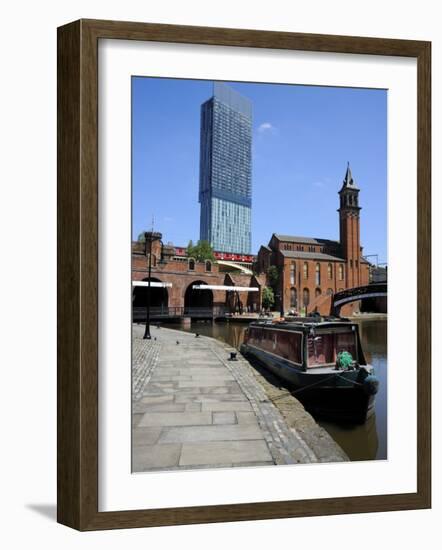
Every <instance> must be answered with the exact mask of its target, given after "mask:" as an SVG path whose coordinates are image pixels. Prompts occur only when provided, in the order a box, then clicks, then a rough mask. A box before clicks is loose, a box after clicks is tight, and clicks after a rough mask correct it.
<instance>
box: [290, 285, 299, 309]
mask: <svg viewBox="0 0 442 550" xmlns="http://www.w3.org/2000/svg"><path fill="white" fill-rule="evenodd" d="M297 305H298V296H297V294H296V288H291V289H290V307H295V308H296V307H297Z"/></svg>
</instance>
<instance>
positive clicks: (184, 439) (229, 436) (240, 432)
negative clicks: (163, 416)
mask: <svg viewBox="0 0 442 550" xmlns="http://www.w3.org/2000/svg"><path fill="white" fill-rule="evenodd" d="M260 439H261V440H263V441H264V437H263V435H262V432H261V430H260V428H259V426H258V425H256V426H239V425H237V424H236V425H222V426H204V427H203V428H200V429H198V430H194V429H193V427H182V428H163V430H162V432H161V435H160V437H159V439H158V443H189V442H190V443H193V442H202V441H205V442H210V441H226V442H232V441H247V440H260Z"/></svg>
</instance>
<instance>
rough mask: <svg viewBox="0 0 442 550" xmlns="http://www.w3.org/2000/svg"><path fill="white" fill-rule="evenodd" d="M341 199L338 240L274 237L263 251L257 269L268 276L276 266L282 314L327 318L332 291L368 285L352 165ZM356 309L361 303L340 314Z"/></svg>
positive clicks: (348, 169)
mask: <svg viewBox="0 0 442 550" xmlns="http://www.w3.org/2000/svg"><path fill="white" fill-rule="evenodd" d="M339 200H340V203H339V209H338V212H339V241H333V240H329V239H320V238H312V237H296V236H291V235H279V234H276V233H274V234H273V235H272V238H271V239H270V242H269V244H268V246H261V248H260V250H259V253H258V259H257V269H258V272H260V273H267V271H268V268H269V267H270V266H276V268H277V270H278V275H279V285H278V289H277V294H278V295H279V305H280V307H281V310H282V311H284V312H287V311H290V310H291V309H297V310H299V311H300V310H301V309H305V310H306V311H307V312H313V311H318V312H319V313H322V314H327V313H329V311H330V303H331V296H332V295H333V294H334V293H335V292H338V291H340V290H344V289H347V288H353V287H357V286H362V285H366V284H368V282H369V265H370V264H369V263H368V262H367V261H366V260H365V259H364V258H363V256H362V246H361V244H360V210H361V207H360V206H359V189H358V187H357V186H356V183H355V181H354V180H353V177H352V174H351V170H350V166H347V171H346V174H345V177H344V181H343V184H342V188H341V190H340V191H339ZM358 307H359V302H355V303H354V304H350V305H349V306H346V309H345V310H343V314H346V315H348V314H350V313H352V312H353V311H355V310H357V309H358Z"/></svg>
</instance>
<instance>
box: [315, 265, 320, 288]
mask: <svg viewBox="0 0 442 550" xmlns="http://www.w3.org/2000/svg"><path fill="white" fill-rule="evenodd" d="M320 284H321V266H320V264H316V267H315V285H320Z"/></svg>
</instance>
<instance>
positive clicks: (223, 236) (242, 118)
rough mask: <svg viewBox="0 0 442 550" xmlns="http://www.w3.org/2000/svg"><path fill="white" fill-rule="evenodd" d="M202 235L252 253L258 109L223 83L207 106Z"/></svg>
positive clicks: (203, 135) (231, 249) (230, 249)
mask: <svg viewBox="0 0 442 550" xmlns="http://www.w3.org/2000/svg"><path fill="white" fill-rule="evenodd" d="M199 202H200V204H201V217H200V239H201V240H206V241H209V242H210V244H211V245H212V246H213V247H214V249H215V250H219V251H222V252H238V253H241V254H250V253H251V248H252V236H251V206H252V109H251V103H250V101H249V100H248V99H247V98H245V97H243V96H241V95H240V94H238V93H237V92H236V91H235V90H233V89H232V88H230V87H229V86H226V85H225V84H223V83H215V84H214V95H213V97H212V98H210V99H209V100H208V101H206V102H205V103H203V105H202V106H201V143H200V186H199Z"/></svg>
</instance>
